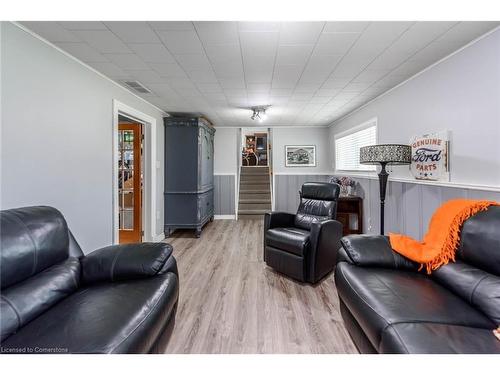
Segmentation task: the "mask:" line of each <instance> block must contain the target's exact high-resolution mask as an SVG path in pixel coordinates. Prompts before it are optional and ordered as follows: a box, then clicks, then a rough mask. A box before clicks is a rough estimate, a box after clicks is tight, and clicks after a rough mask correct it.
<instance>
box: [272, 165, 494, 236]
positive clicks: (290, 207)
mask: <svg viewBox="0 0 500 375" xmlns="http://www.w3.org/2000/svg"><path fill="white" fill-rule="evenodd" d="M330 177H331V176H328V175H277V176H275V186H276V211H284V212H291V213H295V212H296V211H297V207H298V204H299V194H298V191H299V190H300V187H301V186H302V184H303V183H304V182H307V181H309V182H326V181H328V180H329V179H330ZM355 180H356V182H357V184H356V187H355V192H354V193H355V194H356V195H359V196H361V197H362V198H363V232H364V233H372V234H378V233H379V232H380V199H379V185H378V179H376V178H359V177H355ZM453 198H471V199H491V200H496V201H498V202H500V191H485V190H479V189H463V188H455V187H447V186H433V185H423V184H415V183H407V182H395V181H390V182H389V184H388V186H387V197H386V202H385V232H386V233H389V232H395V233H404V234H407V235H410V236H412V237H414V238H416V239H421V238H422V237H423V235H424V234H425V232H426V231H427V226H428V223H429V219H430V218H431V216H432V214H433V212H434V210H435V209H436V208H437V207H439V206H440V205H441V204H442V203H444V202H445V201H447V200H449V199H453Z"/></svg>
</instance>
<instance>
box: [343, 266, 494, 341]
mask: <svg viewBox="0 0 500 375" xmlns="http://www.w3.org/2000/svg"><path fill="white" fill-rule="evenodd" d="M335 282H336V285H337V290H338V293H339V296H340V298H341V299H342V300H343V301H344V303H345V304H346V306H347V308H348V309H349V311H350V312H351V314H352V315H353V316H354V317H355V318H356V320H357V321H358V323H359V325H360V326H361V327H362V328H363V331H364V333H365V335H366V336H367V337H368V339H369V340H370V342H371V343H372V345H373V346H374V347H375V348H379V344H380V341H381V336H382V333H383V332H384V330H385V329H387V327H389V326H391V325H393V324H396V323H405V322H413V323H415V322H434V323H440V324H455V325H464V326H471V327H477V328H484V329H493V328H494V327H495V324H494V323H493V322H492V321H491V320H489V319H488V318H487V317H486V316H485V315H483V314H482V313H481V312H479V311H478V310H475V309H474V308H473V307H472V306H470V305H469V304H467V303H466V302H465V301H463V300H462V299H461V298H460V297H458V296H456V295H455V294H453V293H452V292H450V291H448V290H446V289H445V288H444V287H442V286H441V285H439V284H438V283H436V282H434V281H433V280H432V279H430V278H429V277H427V276H425V275H424V274H419V273H416V272H412V271H400V270H391V269H382V268H362V267H356V266H354V265H351V264H348V263H345V262H341V263H339V264H338V265H337V271H336V273H335Z"/></svg>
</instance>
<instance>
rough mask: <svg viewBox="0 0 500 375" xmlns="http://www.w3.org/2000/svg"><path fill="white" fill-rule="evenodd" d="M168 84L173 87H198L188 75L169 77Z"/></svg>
mask: <svg viewBox="0 0 500 375" xmlns="http://www.w3.org/2000/svg"><path fill="white" fill-rule="evenodd" d="M167 79H168V84H169V85H170V87H172V88H173V89H178V88H179V89H187V88H196V86H195V84H194V83H193V81H191V79H189V78H188V77H187V76H184V77H168V78H167Z"/></svg>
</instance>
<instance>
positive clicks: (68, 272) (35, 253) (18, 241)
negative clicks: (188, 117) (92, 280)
mask: <svg viewBox="0 0 500 375" xmlns="http://www.w3.org/2000/svg"><path fill="white" fill-rule="evenodd" d="M70 247H71V248H72V252H74V253H78V250H79V247H78V245H77V244H76V242H75V240H74V238H73V237H72V235H71V234H70V232H69V230H68V226H67V224H66V220H65V219H64V217H63V216H62V214H61V213H60V212H59V211H58V210H56V209H55V208H52V207H45V206H39V207H24V208H18V209H11V210H5V211H1V212H0V267H1V269H0V275H1V279H0V281H1V284H0V287H1V291H2V294H1V304H0V314H1V322H0V323H1V324H0V328H1V340H2V341H3V340H4V339H6V338H7V337H8V336H10V335H11V334H12V333H14V332H15V331H16V330H17V329H19V328H20V327H22V326H23V325H25V324H26V323H28V322H29V321H31V320H32V319H34V318H36V317H37V316H38V315H40V314H41V313H42V312H44V311H46V310H47V309H49V308H50V307H51V306H53V305H54V304H56V303H57V302H59V301H60V300H61V299H63V298H65V297H67V296H68V295H69V294H71V293H73V292H74V291H76V289H78V287H79V283H80V261H79V259H78V258H76V257H70Z"/></svg>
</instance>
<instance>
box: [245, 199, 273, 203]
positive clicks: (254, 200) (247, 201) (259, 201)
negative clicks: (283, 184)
mask: <svg viewBox="0 0 500 375" xmlns="http://www.w3.org/2000/svg"><path fill="white" fill-rule="evenodd" d="M240 203H271V199H240Z"/></svg>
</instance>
